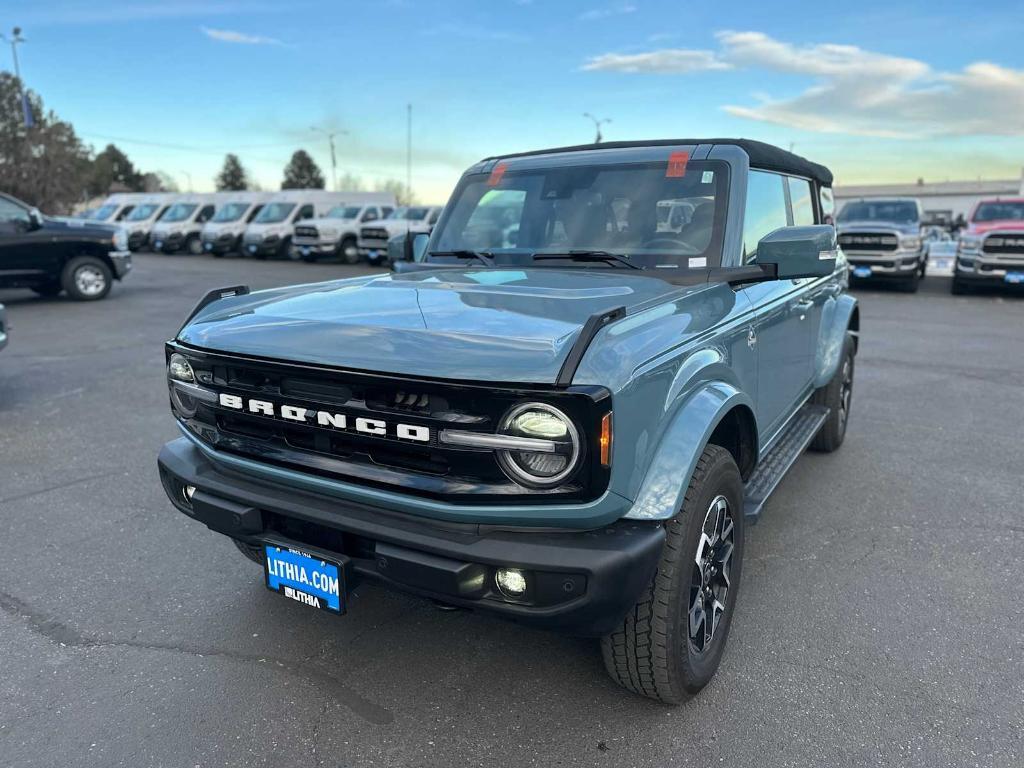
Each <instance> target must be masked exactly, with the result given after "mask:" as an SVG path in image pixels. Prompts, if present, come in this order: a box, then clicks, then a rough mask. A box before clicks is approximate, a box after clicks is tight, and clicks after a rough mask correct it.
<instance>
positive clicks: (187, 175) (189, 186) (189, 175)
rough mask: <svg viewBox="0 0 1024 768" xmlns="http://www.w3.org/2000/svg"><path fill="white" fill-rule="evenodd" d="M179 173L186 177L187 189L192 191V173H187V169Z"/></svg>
mask: <svg viewBox="0 0 1024 768" xmlns="http://www.w3.org/2000/svg"><path fill="white" fill-rule="evenodd" d="M181 175H182V176H184V177H185V178H186V179H188V191H189V192H191V191H192V174H191V173H189V172H188V171H182V172H181Z"/></svg>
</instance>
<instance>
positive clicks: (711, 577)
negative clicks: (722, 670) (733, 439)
mask: <svg viewBox="0 0 1024 768" xmlns="http://www.w3.org/2000/svg"><path fill="white" fill-rule="evenodd" d="M743 524H744V518H743V482H742V480H741V479H740V471H739V469H738V468H737V466H736V462H735V461H733V458H732V454H730V453H729V452H728V451H727V450H725V449H724V448H721V447H719V446H717V445H709V446H707V448H705V449H704V453H703V454H702V455H701V457H700V459H699V460H698V462H697V467H696V469H695V470H694V472H693V477H692V478H691V479H690V486H689V488H687V491H686V496H685V498H684V500H683V508H682V509H681V510H680V511H679V513H678V514H677V515H676V516H675V517H674V518H672V519H671V520H669V521H667V522H666V524H665V546H664V549H663V550H662V554H661V561H660V562H659V563H658V570H657V572H656V573H655V575H654V578H653V579H652V581H651V583H650V585H648V587H647V589H646V590H645V592H644V594H642V595H641V596H640V599H639V600H638V601H637V604H636V605H635V606H634V607H633V609H632V610H631V611H630V612H629V613H628V614H627V615H626V617H625V619H623V622H622V626H621V627H619V629H617V630H616V631H615V632H613V633H612V634H610V635H608V636H606V637H604V638H602V640H601V651H602V654H603V656H604V663H605V668H606V669H607V670H608V673H609V674H610V675H611V677H612V679H614V680H615V681H616V682H617V683H618V684H619V685H621V686H623V687H624V688H627V689H628V690H630V691H633V692H634V693H638V694H640V695H641V696H647V697H649V698H652V699H657V700H658V701H661V702H664V703H665V704H679V703H680V702H682V701H685V700H686V699H688V698H690V697H691V696H692V695H694V694H696V693H698V692H699V691H700V690H701V689H702V688H703V687H704V686H705V685H707V684H708V682H709V681H710V680H711V678H712V677H713V676H714V674H715V670H717V669H718V665H719V663H720V662H721V660H722V653H723V651H724V650H725V642H726V639H727V638H728V636H729V627H730V625H731V623H732V615H733V612H734V609H735V605H736V596H737V594H738V591H739V586H740V575H741V570H742V564H743Z"/></svg>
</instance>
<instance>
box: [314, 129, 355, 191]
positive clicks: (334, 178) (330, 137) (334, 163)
mask: <svg viewBox="0 0 1024 768" xmlns="http://www.w3.org/2000/svg"><path fill="white" fill-rule="evenodd" d="M309 130H311V131H315V132H316V133H322V134H324V136H326V137H327V143H328V144H329V145H330V147H331V186H333V187H334V191H335V192H337V191H338V157H337V155H336V154H335V152H334V137H335V136H348V131H328V130H327V129H326V128H320V127H319V126H316V125H311V126H309Z"/></svg>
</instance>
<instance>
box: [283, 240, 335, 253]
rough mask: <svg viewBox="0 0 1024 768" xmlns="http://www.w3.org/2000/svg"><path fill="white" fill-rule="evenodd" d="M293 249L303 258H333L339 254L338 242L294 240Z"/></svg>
mask: <svg viewBox="0 0 1024 768" xmlns="http://www.w3.org/2000/svg"><path fill="white" fill-rule="evenodd" d="M292 247H293V248H294V249H295V250H296V251H297V252H298V253H300V254H301V255H303V256H312V255H317V256H333V255H334V254H336V253H337V252H338V243H337V241H330V240H297V239H292Z"/></svg>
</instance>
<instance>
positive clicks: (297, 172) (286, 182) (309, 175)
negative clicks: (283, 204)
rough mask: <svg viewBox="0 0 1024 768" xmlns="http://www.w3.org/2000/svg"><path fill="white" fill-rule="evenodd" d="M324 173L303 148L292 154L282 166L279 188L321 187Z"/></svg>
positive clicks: (322, 186)
mask: <svg viewBox="0 0 1024 768" xmlns="http://www.w3.org/2000/svg"><path fill="white" fill-rule="evenodd" d="M323 188H324V175H323V173H321V171H320V168H319V166H317V164H316V163H315V162H314V161H313V158H312V157H310V156H309V153H308V152H307V151H306V150H304V149H299V150H297V151H296V152H295V154H294V155H292V159H291V160H289V161H288V165H286V166H285V167H284V179H283V180H282V181H281V189H323Z"/></svg>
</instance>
